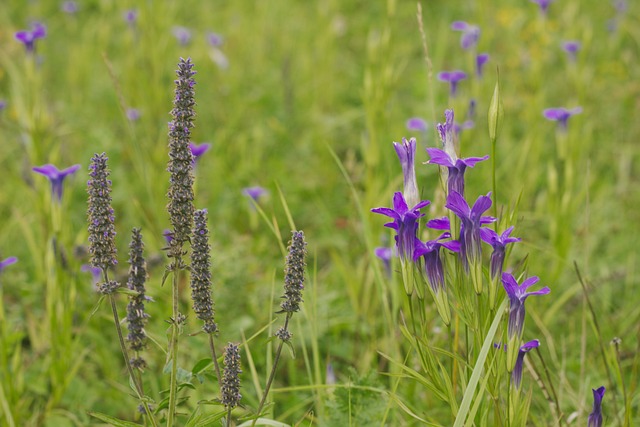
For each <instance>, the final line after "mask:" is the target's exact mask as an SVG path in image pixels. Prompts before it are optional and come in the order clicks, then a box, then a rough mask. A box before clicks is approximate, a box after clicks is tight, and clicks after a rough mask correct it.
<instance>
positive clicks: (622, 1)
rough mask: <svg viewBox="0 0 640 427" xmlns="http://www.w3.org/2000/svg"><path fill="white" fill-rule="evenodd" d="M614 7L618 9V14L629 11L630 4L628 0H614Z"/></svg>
mask: <svg viewBox="0 0 640 427" xmlns="http://www.w3.org/2000/svg"><path fill="white" fill-rule="evenodd" d="M612 3H613V7H614V9H615V10H616V13H618V14H623V13H625V12H626V11H627V9H628V8H629V5H628V4H627V0H613V1H612Z"/></svg>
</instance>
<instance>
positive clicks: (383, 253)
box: [373, 246, 393, 276]
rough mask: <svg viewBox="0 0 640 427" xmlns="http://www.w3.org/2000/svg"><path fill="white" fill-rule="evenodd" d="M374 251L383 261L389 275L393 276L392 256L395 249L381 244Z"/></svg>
mask: <svg viewBox="0 0 640 427" xmlns="http://www.w3.org/2000/svg"><path fill="white" fill-rule="evenodd" d="M373 253H374V255H375V256H376V257H377V258H378V259H379V260H380V261H382V264H383V265H384V271H385V273H386V274H387V276H391V257H392V256H393V250H392V249H391V248H388V247H386V246H380V247H377V248H375V249H374V251H373Z"/></svg>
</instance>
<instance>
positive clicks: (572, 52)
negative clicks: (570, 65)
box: [562, 40, 581, 62]
mask: <svg viewBox="0 0 640 427" xmlns="http://www.w3.org/2000/svg"><path fill="white" fill-rule="evenodd" d="M580 47H581V45H580V42H578V41H575V40H569V41H566V42H563V43H562V49H563V50H564V51H565V52H567V56H568V57H569V59H570V60H571V61H574V62H575V60H576V57H577V55H578V51H579V50H580Z"/></svg>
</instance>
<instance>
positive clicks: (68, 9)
mask: <svg viewBox="0 0 640 427" xmlns="http://www.w3.org/2000/svg"><path fill="white" fill-rule="evenodd" d="M60 9H62V11H63V12H64V13H68V14H69V15H73V14H74V13H76V12H77V11H78V3H76V2H75V1H72V0H69V1H65V2H63V3H62V6H60Z"/></svg>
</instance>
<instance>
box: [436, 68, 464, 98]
mask: <svg viewBox="0 0 640 427" xmlns="http://www.w3.org/2000/svg"><path fill="white" fill-rule="evenodd" d="M466 78H467V73H465V72H464V71H460V70H455V71H443V72H441V73H438V80H440V81H442V82H447V83H449V94H450V95H451V96H456V93H457V91H458V82H460V81H461V80H464V79H466Z"/></svg>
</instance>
